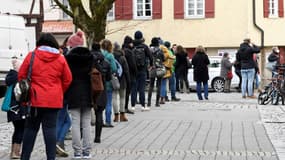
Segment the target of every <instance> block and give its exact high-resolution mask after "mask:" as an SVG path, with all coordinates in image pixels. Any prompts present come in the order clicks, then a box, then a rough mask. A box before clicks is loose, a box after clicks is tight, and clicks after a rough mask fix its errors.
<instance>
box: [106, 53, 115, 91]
mask: <svg viewBox="0 0 285 160" xmlns="http://www.w3.org/2000/svg"><path fill="white" fill-rule="evenodd" d="M102 54H103V56H104V57H105V59H106V60H107V61H108V62H109V63H110V65H111V70H112V73H116V71H117V65H116V62H115V57H114V55H113V54H112V53H110V52H108V51H106V50H102ZM105 86H106V89H107V91H112V90H113V88H112V84H111V81H106V84H105Z"/></svg>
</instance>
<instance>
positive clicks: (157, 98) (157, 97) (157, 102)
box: [155, 95, 160, 107]
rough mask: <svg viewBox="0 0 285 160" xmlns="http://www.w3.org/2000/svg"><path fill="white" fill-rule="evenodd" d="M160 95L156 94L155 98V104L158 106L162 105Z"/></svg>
mask: <svg viewBox="0 0 285 160" xmlns="http://www.w3.org/2000/svg"><path fill="white" fill-rule="evenodd" d="M159 97H160V96H159V95H157V96H156V100H155V106H156V107H160V105H159Z"/></svg>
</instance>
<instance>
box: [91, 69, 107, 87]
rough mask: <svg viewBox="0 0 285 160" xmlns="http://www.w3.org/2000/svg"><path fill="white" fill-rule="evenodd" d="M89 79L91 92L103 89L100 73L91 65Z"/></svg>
mask: <svg viewBox="0 0 285 160" xmlns="http://www.w3.org/2000/svg"><path fill="white" fill-rule="evenodd" d="M90 79H91V88H92V92H93V93H100V92H102V91H103V90H104V82H103V79H102V74H101V72H100V71H99V70H98V69H97V68H96V67H92V69H91V73H90Z"/></svg>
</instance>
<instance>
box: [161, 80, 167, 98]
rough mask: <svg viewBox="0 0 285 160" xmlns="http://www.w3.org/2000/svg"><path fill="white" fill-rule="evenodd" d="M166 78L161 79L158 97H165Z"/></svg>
mask: <svg viewBox="0 0 285 160" xmlns="http://www.w3.org/2000/svg"><path fill="white" fill-rule="evenodd" d="M167 79H168V78H162V80H161V89H160V97H163V98H165V97H166V82H167Z"/></svg>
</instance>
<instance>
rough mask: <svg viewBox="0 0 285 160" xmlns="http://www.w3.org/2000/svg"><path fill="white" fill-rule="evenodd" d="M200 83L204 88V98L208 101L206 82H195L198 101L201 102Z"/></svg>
mask: <svg viewBox="0 0 285 160" xmlns="http://www.w3.org/2000/svg"><path fill="white" fill-rule="evenodd" d="M202 83H203V88H204V97H205V98H206V99H208V81H205V82H197V86H196V91H197V96H198V99H199V100H202V99H203V97H202Z"/></svg>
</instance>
